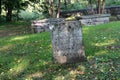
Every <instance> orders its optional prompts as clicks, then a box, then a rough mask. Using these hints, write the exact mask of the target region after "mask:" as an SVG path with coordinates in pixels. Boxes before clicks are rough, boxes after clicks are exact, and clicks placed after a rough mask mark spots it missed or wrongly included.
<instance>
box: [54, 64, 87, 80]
mask: <svg viewBox="0 0 120 80" xmlns="http://www.w3.org/2000/svg"><path fill="white" fill-rule="evenodd" d="M85 71H86V68H85V66H84V65H78V66H77V67H76V68H75V69H74V68H68V70H66V72H65V73H66V74H58V75H56V77H55V78H54V80H76V77H77V75H84V74H85Z"/></svg>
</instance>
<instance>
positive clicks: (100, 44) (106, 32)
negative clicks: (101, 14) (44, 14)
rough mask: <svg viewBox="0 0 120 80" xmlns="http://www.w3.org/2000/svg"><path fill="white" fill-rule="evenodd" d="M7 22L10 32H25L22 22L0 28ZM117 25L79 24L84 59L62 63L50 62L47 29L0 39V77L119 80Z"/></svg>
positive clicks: (14, 79)
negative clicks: (84, 54)
mask: <svg viewBox="0 0 120 80" xmlns="http://www.w3.org/2000/svg"><path fill="white" fill-rule="evenodd" d="M11 24H12V26H15V27H12V29H11V28H10V27H9V30H10V31H11V32H12V31H13V30H14V29H19V30H20V31H22V32H24V31H26V30H25V29H26V28H24V27H25V26H27V25H26V23H21V24H18V25H17V24H16V23H10V24H1V25H0V30H7V28H6V26H9V25H11ZM19 25H23V26H24V27H21V26H19ZM119 25H120V22H119V21H118V22H111V23H108V24H102V25H98V26H89V27H83V41H84V45H85V51H86V56H87V61H86V62H80V63H74V64H66V65H60V64H57V63H54V61H53V59H52V53H53V50H52V44H51V39H50V33H49V32H44V33H40V34H28V33H26V34H21V35H16V36H6V37H4V38H0V80H39V79H43V80H120V26H119Z"/></svg>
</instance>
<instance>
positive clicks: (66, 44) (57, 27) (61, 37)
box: [50, 20, 85, 64]
mask: <svg viewBox="0 0 120 80" xmlns="http://www.w3.org/2000/svg"><path fill="white" fill-rule="evenodd" d="M50 29H51V34H52V44H53V51H54V54H53V57H54V59H55V61H57V62H59V63H62V64H63V63H73V62H81V61H83V60H85V52H84V46H83V41H82V29H81V25H80V22H79V21H64V20H56V21H55V20H54V21H51V23H50Z"/></svg>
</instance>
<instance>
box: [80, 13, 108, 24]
mask: <svg viewBox="0 0 120 80" xmlns="http://www.w3.org/2000/svg"><path fill="white" fill-rule="evenodd" d="M109 17H110V14H100V15H98V14H96V15H88V16H82V17H81V18H82V19H81V20H80V21H81V24H83V25H86V26H89V25H97V24H104V23H108V22H109Z"/></svg>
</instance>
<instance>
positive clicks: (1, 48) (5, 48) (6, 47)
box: [0, 44, 13, 51]
mask: <svg viewBox="0 0 120 80" xmlns="http://www.w3.org/2000/svg"><path fill="white" fill-rule="evenodd" d="M11 47H13V45H12V44H8V45H6V46H3V47H0V51H6V50H8V49H10V48H11Z"/></svg>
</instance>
